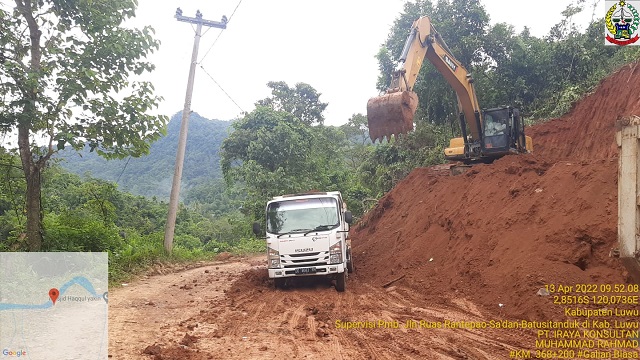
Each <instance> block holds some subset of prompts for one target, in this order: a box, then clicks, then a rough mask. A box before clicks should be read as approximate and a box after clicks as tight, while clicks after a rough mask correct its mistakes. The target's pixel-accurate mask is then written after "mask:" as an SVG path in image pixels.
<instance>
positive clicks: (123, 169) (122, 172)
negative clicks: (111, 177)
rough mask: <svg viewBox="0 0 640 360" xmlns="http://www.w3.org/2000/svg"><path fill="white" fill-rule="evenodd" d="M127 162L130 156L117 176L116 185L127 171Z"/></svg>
mask: <svg viewBox="0 0 640 360" xmlns="http://www.w3.org/2000/svg"><path fill="white" fill-rule="evenodd" d="M129 160H131V156H129V158H128V159H127V162H126V163H125V164H124V168H122V171H121V172H120V175H118V180H116V184H118V183H119V182H120V178H121V177H122V174H124V171H125V170H126V169H127V165H129Z"/></svg>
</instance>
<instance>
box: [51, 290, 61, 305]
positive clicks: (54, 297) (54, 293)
mask: <svg viewBox="0 0 640 360" xmlns="http://www.w3.org/2000/svg"><path fill="white" fill-rule="evenodd" d="M59 295H60V292H59V291H58V289H56V288H53V289H51V290H49V297H50V298H51V301H53V305H55V304H56V300H58V296H59Z"/></svg>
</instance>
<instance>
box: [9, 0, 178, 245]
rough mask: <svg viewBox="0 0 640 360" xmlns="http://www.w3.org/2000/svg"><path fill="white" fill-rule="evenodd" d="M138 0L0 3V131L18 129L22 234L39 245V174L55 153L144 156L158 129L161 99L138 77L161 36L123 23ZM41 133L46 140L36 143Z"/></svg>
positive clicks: (161, 124)
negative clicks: (85, 149) (155, 112)
mask: <svg viewBox="0 0 640 360" xmlns="http://www.w3.org/2000/svg"><path fill="white" fill-rule="evenodd" d="M136 5H137V2H136V1H134V0H112V1H97V2H94V1H78V0H75V1H72V0H68V1H61V0H46V1H45V0H40V1H32V0H15V7H14V8H13V11H7V10H4V8H6V7H3V8H0V53H1V54H2V56H1V59H0V60H1V66H0V97H1V98H2V106H0V131H1V132H14V133H17V136H18V149H19V155H20V161H21V164H22V171H23V173H24V177H25V180H26V182H25V183H26V197H25V199H26V206H25V212H26V218H27V224H26V230H25V231H26V232H25V233H26V237H27V240H28V242H29V248H30V249H31V250H40V249H41V248H42V245H43V244H42V239H43V227H42V213H41V204H40V199H41V186H42V185H41V173H42V171H43V169H44V168H45V167H46V166H47V163H48V161H49V159H50V158H51V156H53V154H55V153H56V152H57V151H58V150H61V149H64V148H65V146H70V147H72V148H74V149H80V148H82V147H84V146H85V145H86V146H89V147H90V148H91V149H92V150H95V151H96V152H97V153H98V154H100V155H101V156H104V157H106V158H118V157H125V156H140V155H142V154H146V153H148V151H149V143H150V142H151V141H153V140H155V139H157V138H158V137H159V136H160V134H161V133H162V132H163V130H164V126H165V122H166V117H165V116H158V115H153V114H151V113H150V112H151V111H152V110H153V109H154V108H155V107H156V106H157V103H158V101H159V100H160V98H158V97H156V96H155V95H154V94H153V85H151V83H149V82H145V81H136V79H135V77H134V75H140V74H142V73H145V72H149V71H152V70H153V69H154V65H153V64H151V63H149V62H147V61H145V58H146V56H147V55H148V54H149V53H151V52H153V51H154V50H156V49H157V48H158V46H159V42H158V41H157V40H156V39H154V38H153V36H152V33H153V29H151V28H149V27H145V28H143V29H141V30H139V29H130V28H127V27H124V26H123V22H124V21H125V20H126V19H129V18H131V17H133V16H134V15H135V9H136ZM37 136H44V138H45V139H46V141H47V143H48V146H47V147H45V148H44V149H43V148H42V147H40V146H39V144H37V143H36V141H35V138H36V137H37Z"/></svg>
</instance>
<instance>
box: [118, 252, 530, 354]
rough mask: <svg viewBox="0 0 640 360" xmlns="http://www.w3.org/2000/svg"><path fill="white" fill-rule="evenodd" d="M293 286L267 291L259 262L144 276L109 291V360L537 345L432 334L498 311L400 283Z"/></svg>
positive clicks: (523, 334) (477, 350)
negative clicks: (440, 325) (436, 325)
mask: <svg viewBox="0 0 640 360" xmlns="http://www.w3.org/2000/svg"><path fill="white" fill-rule="evenodd" d="M297 280H300V281H296V282H294V283H292V284H290V286H289V287H288V288H287V289H284V290H280V289H278V290H276V289H274V287H273V283H272V282H271V281H269V280H268V278H267V275H266V268H265V265H264V261H263V259H262V257H253V258H246V259H235V260H229V261H227V262H225V263H214V264H210V265H207V266H203V267H199V268H194V269H190V270H185V271H180V272H175V273H170V274H165V275H155V276H149V277H144V278H141V279H140V280H137V281H135V282H132V283H130V284H128V285H127V286H123V287H121V288H118V289H115V290H112V291H111V292H110V296H109V356H110V358H112V359H165V360H167V359H276V358H281V356H282V355H283V354H288V355H289V357H290V358H295V359H317V358H321V357H322V358H323V359H397V358H415V359H505V358H509V352H510V351H515V350H519V349H523V348H531V347H532V345H533V343H534V339H535V338H534V334H533V332H532V331H529V332H527V331H524V330H517V329H516V330H509V331H507V330H496V329H493V330H492V329H481V330H480V329H472V328H471V329H470V328H446V329H445V328H439V329H432V328H429V324H431V323H432V322H445V321H449V322H458V321H467V322H473V321H489V320H491V319H497V317H499V315H500V314H499V313H496V314H492V315H489V314H483V313H481V311H480V310H479V309H478V308H477V307H476V306H474V304H472V303H469V302H466V301H464V300H461V299H456V298H455V297H450V296H449V297H447V296H445V295H443V294H433V296H429V297H427V298H425V296H424V294H418V293H415V292H413V291H411V290H409V289H407V288H404V287H401V286H394V285H393V284H391V285H390V286H387V287H383V286H382V285H384V284H377V283H370V282H364V281H360V280H359V278H358V274H357V269H356V273H354V274H351V276H350V277H349V280H348V283H347V291H346V292H344V293H338V292H336V291H335V289H334V287H333V286H332V285H331V283H329V282H326V281H319V280H315V279H312V280H311V281H309V280H303V279H297ZM420 321H422V323H420ZM407 323H409V324H410V325H409V326H407ZM347 327H351V328H347ZM353 327H356V328H353Z"/></svg>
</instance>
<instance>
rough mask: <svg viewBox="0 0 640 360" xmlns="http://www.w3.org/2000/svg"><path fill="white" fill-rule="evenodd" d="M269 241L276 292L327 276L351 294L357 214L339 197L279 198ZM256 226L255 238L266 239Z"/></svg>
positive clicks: (272, 206) (270, 215)
mask: <svg viewBox="0 0 640 360" xmlns="http://www.w3.org/2000/svg"><path fill="white" fill-rule="evenodd" d="M266 211H267V221H266V240H267V261H268V264H267V265H268V270H269V278H271V279H274V282H275V286H276V288H278V287H280V288H282V287H284V286H285V285H286V281H287V279H288V278H291V277H299V276H326V277H329V278H332V279H335V287H336V290H337V291H340V292H342V291H345V289H346V284H347V277H348V273H350V272H353V261H352V259H351V240H349V224H351V221H352V215H351V212H350V211H348V210H347V206H346V204H345V203H344V201H343V200H342V195H341V194H340V192H338V191H332V192H311V193H303V194H292V195H283V196H276V197H274V198H273V199H272V200H270V201H269V202H267V208H266ZM261 228H262V227H261V225H260V223H258V222H255V223H253V232H254V233H255V234H256V235H260V234H262V229H261Z"/></svg>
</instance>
